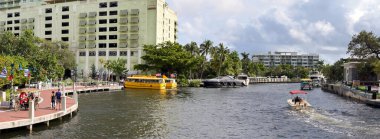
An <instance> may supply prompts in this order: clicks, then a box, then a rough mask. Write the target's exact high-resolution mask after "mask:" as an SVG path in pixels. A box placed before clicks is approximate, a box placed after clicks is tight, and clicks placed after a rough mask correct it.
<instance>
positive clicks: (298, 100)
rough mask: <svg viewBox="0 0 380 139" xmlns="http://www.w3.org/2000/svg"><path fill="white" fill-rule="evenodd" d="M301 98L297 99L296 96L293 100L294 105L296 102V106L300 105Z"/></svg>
mask: <svg viewBox="0 0 380 139" xmlns="http://www.w3.org/2000/svg"><path fill="white" fill-rule="evenodd" d="M301 100H302V99H301V98H300V97H298V96H296V97H295V98H294V104H296V105H297V102H298V104H300V103H301Z"/></svg>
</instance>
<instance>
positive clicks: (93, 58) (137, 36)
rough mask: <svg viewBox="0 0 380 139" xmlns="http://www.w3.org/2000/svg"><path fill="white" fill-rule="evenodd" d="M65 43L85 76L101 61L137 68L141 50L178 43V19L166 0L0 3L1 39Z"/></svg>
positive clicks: (21, 0)
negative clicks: (28, 33) (25, 35)
mask: <svg viewBox="0 0 380 139" xmlns="http://www.w3.org/2000/svg"><path fill="white" fill-rule="evenodd" d="M27 29H31V30H33V32H34V35H36V36H37V37H40V38H43V39H46V40H52V41H64V42H67V43H68V44H69V46H70V49H71V50H72V51H73V52H75V54H76V62H77V64H78V67H77V69H78V72H79V73H81V71H82V74H84V75H88V73H89V72H90V67H91V66H92V65H93V64H94V65H95V67H96V69H101V68H102V65H101V64H100V63H99V60H100V59H103V60H114V59H117V58H122V59H126V61H127V62H126V67H127V68H128V69H129V71H130V72H135V71H134V69H133V66H134V65H136V64H141V63H143V61H142V60H141V56H143V55H144V54H143V46H144V45H155V44H159V43H162V42H166V41H171V42H175V41H176V40H177V16H176V13H175V12H174V11H173V10H171V9H170V8H169V7H168V5H167V3H166V2H165V0H0V33H4V32H5V31H11V32H12V33H14V34H15V35H20V33H22V32H23V31H24V30H27Z"/></svg>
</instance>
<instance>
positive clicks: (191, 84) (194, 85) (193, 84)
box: [189, 80, 201, 87]
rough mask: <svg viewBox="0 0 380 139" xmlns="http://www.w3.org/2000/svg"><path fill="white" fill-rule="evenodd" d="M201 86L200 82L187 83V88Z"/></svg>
mask: <svg viewBox="0 0 380 139" xmlns="http://www.w3.org/2000/svg"><path fill="white" fill-rule="evenodd" d="M200 86H201V80H191V81H190V82H189V87H200Z"/></svg>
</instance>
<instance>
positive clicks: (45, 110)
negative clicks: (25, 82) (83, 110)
mask: <svg viewBox="0 0 380 139" xmlns="http://www.w3.org/2000/svg"><path fill="white" fill-rule="evenodd" d="M70 89H71V88H70ZM53 90H54V91H57V89H52V90H43V91H41V92H40V97H42V98H43V101H42V102H41V103H39V107H38V109H37V110H36V111H35V117H39V116H43V115H48V114H53V113H55V112H58V111H59V110H52V109H51V107H50V106H51V98H50V96H51V92H52V91H53ZM74 104H75V100H74V98H71V97H66V108H69V107H71V106H73V105H74ZM61 109H62V106H61ZM23 119H29V111H28V110H24V109H22V110H20V111H17V112H15V111H13V110H10V111H5V112H0V123H1V122H10V121H16V120H23Z"/></svg>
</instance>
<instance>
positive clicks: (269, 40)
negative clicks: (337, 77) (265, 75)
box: [167, 0, 380, 62]
mask: <svg viewBox="0 0 380 139" xmlns="http://www.w3.org/2000/svg"><path fill="white" fill-rule="evenodd" d="M167 2H168V3H169V7H171V8H173V9H174V10H175V11H176V12H177V14H178V17H179V28H180V30H179V42H180V43H183V44H185V43H189V42H190V41H196V42H198V43H200V42H203V41H204V40H205V39H210V40H213V41H214V42H215V44H218V43H220V42H223V43H224V44H225V45H228V46H230V47H229V48H233V49H234V50H238V51H239V52H243V51H245V52H249V53H263V52H267V51H280V50H281V51H283V50H285V51H298V52H303V53H319V54H320V55H321V57H322V59H327V60H326V61H330V62H333V61H335V60H338V59H340V58H342V57H346V56H347V55H346V54H345V53H346V50H347V44H348V43H349V41H350V39H351V37H352V35H354V34H356V33H358V32H359V31H361V30H369V31H373V32H374V33H376V34H379V35H380V26H378V25H377V24H378V23H379V22H380V14H378V13H380V1H377V0H361V1H357V0H334V1H310V0H287V1H278V0H222V1H220V0H207V1H204V0H167Z"/></svg>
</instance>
